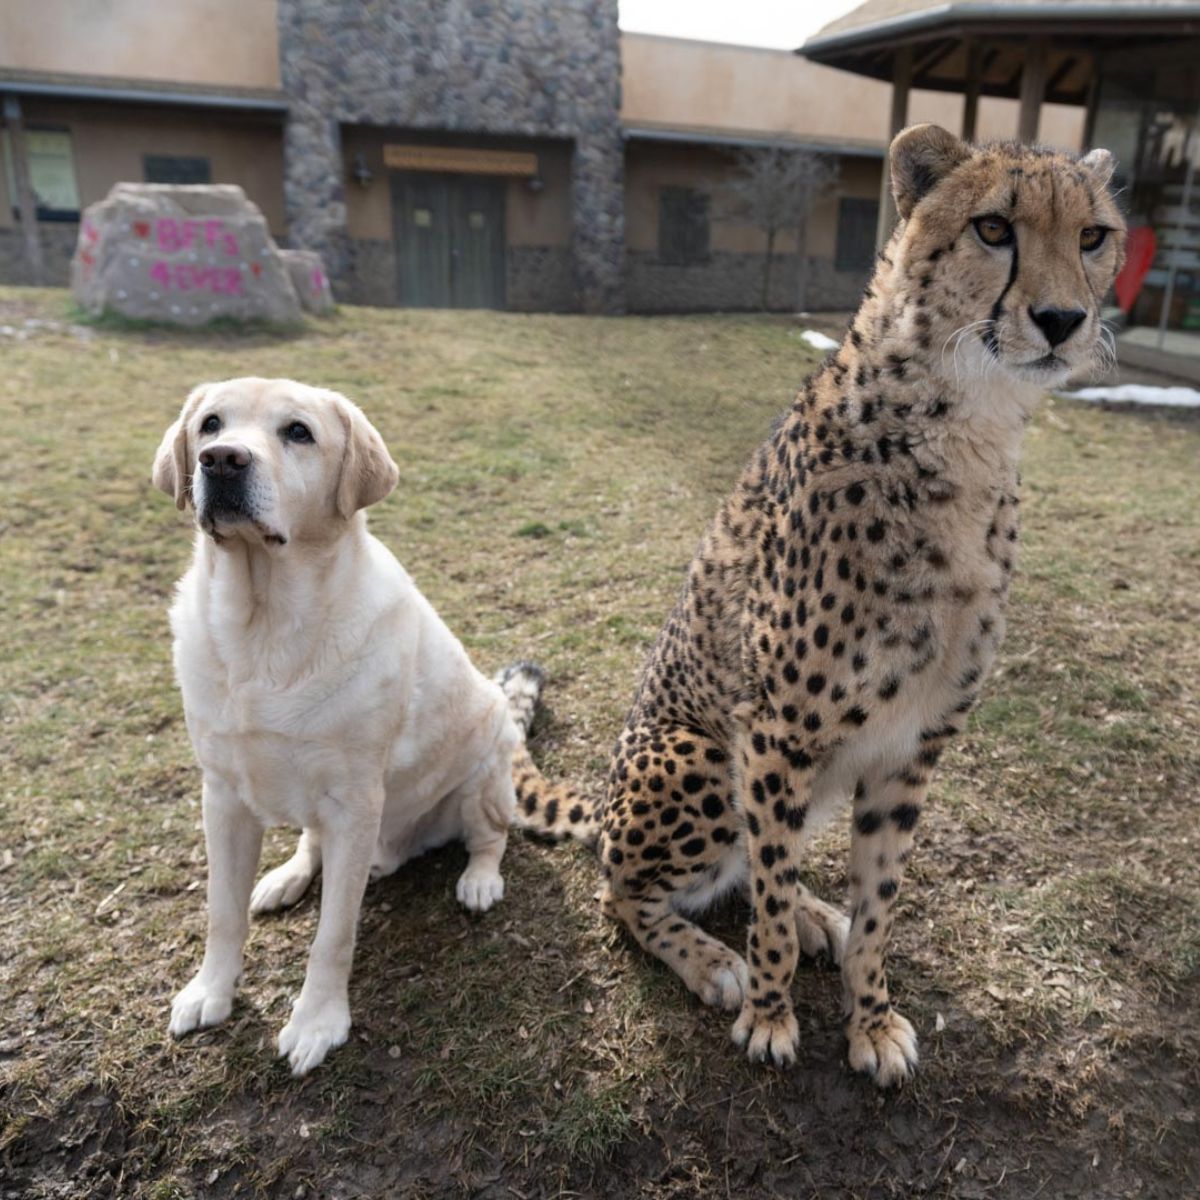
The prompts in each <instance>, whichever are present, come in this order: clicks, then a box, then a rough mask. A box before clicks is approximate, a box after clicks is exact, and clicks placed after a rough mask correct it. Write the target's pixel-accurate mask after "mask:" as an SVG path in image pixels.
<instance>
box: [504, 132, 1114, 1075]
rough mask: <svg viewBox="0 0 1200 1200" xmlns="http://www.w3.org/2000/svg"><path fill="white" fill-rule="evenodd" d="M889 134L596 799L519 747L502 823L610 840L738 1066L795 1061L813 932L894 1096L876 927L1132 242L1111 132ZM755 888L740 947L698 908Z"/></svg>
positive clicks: (640, 910) (612, 863)
mask: <svg viewBox="0 0 1200 1200" xmlns="http://www.w3.org/2000/svg"><path fill="white" fill-rule="evenodd" d="M889 153H890V167H891V176H892V180H893V189H894V193H895V198H896V207H897V210H898V213H899V217H900V222H899V224H898V227H897V229H896V231H895V233H894V235H893V236H892V238H891V240H890V242H889V243H888V246H887V248H886V250H885V251H884V253H883V254H882V255H881V256H880V259H879V262H878V266H877V269H876V271H875V274H874V278H873V279H872V281H871V283H870V285H869V286H868V288H867V290H866V293H865V295H864V298H863V302H862V306H861V307H860V309H859V311H858V313H857V314H856V316H855V318H854V320H853V323H852V324H851V326H850V329H849V332H848V333H847V336H846V338H845V340H844V341H843V342H842V344H841V346H840V347H839V349H838V350H837V351H836V352H835V353H833V354H832V355H831V356H830V357H829V358H828V359H827V361H826V362H825V364H824V365H823V366H822V367H821V368H820V369H819V370H818V371H817V372H816V373H815V374H814V375H813V376H812V377H811V378H810V379H809V380H808V381H807V382H806V383H805V384H804V386H803V390H802V391H801V392H800V394H799V396H798V397H797V398H796V400H795V402H794V403H793V404H792V406H791V409H790V410H789V411H788V412H786V413H784V414H783V416H782V417H780V418H779V419H778V421H777V422H776V424H775V426H774V429H773V430H772V432H771V434H770V436H769V438H768V439H767V441H766V442H765V443H764V444H763V445H762V446H761V447H760V448H759V450H758V451H757V453H756V454H755V455H754V456H753V458H752V459H751V461H750V463H749V465H748V466H747V467H746V469H745V471H744V472H743V473H742V475H741V477H740V478H739V480H738V481H737V484H736V485H735V487H734V489H733V492H732V494H731V495H730V496H729V497H728V499H727V500H726V501H725V502H724V504H723V505H722V506H721V508H720V510H719V512H718V513H717V515H716V518H715V520H714V521H713V522H712V524H711V526H710V527H709V529H708V531H707V532H706V533H705V535H704V537H703V540H702V542H701V544H700V547H699V549H698V551H697V553H696V555H695V558H694V559H693V561H692V563H691V566H690V567H689V569H688V572H687V579H686V582H685V584H684V587H683V591H682V594H681V595H680V597H679V600H678V602H677V604H676V605H675V608H674V611H673V612H672V613H671V615H670V617H669V619H668V620H667V623H666V625H665V627H664V628H663V630H662V632H661V634H660V635H659V637H658V640H657V642H656V643H655V645H654V647H653V649H652V651H651V653H650V656H649V660H648V663H647V665H646V668H645V672H644V675H643V677H642V680H641V683H640V686H639V688H638V691H637V694H636V697H635V699H634V702H633V707H632V709H631V711H630V713H629V716H628V719H627V720H626V723H625V727H624V730H623V731H622V732H621V734H620V736H619V738H618V740H617V743H616V746H615V748H614V750H613V754H612V761H611V769H610V773H609V776H608V783H607V791H606V795H605V796H604V799H603V803H601V804H597V803H595V802H589V800H588V799H587V798H586V797H585V796H583V794H582V793H580V792H578V791H576V790H575V789H572V788H569V787H564V786H563V785H552V784H549V783H547V782H546V781H545V780H544V779H543V778H542V777H541V776H540V775H539V774H538V772H537V769H536V768H535V767H534V766H533V764H532V762H531V761H530V759H529V756H528V751H527V750H525V748H524V747H523V746H522V747H521V748H519V749H518V750H517V752H516V754H517V760H516V763H515V782H516V790H517V798H518V804H517V809H518V812H517V823H518V824H524V825H526V826H528V827H531V828H533V829H538V830H541V831H543V832H550V833H552V834H558V835H565V834H574V835H576V836H578V837H580V838H582V839H584V840H595V841H596V842H597V843H598V853H599V857H600V860H601V863H602V865H603V871H604V876H605V883H604V888H603V892H602V907H603V909H604V911H605V913H607V914H608V915H609V916H611V917H613V918H615V919H617V920H619V921H621V922H623V923H624V925H625V926H626V927H627V928H628V930H629V931H630V933H631V934H632V935H633V937H634V938H635V939H636V941H637V942H638V943H639V944H640V945H641V946H642V947H643V948H644V949H645V950H647V951H649V953H651V954H653V955H654V956H656V957H657V958H659V959H661V960H662V961H663V962H664V963H666V964H667V966H669V967H670V968H671V969H672V970H673V971H675V973H676V974H677V975H678V976H679V977H680V979H682V980H683V982H684V983H685V984H686V985H687V986H688V987H689V988H690V989H691V990H692V991H693V992H694V993H695V994H696V995H697V996H698V997H699V998H700V999H701V1000H702V1001H703V1002H704V1003H705V1004H710V1005H716V1006H720V1007H721V1008H725V1009H730V1010H736V1011H737V1013H738V1015H737V1018H736V1020H735V1022H734V1025H733V1040H734V1041H735V1042H736V1043H737V1044H738V1045H739V1046H742V1047H744V1048H745V1050H746V1051H747V1053H748V1054H749V1057H750V1059H751V1060H752V1061H764V1060H769V1061H771V1062H773V1063H775V1064H776V1065H778V1066H787V1065H790V1064H792V1063H793V1062H794V1061H795V1059H796V1054H797V1048H798V1043H799V1039H800V1032H799V1028H798V1026H797V1022H796V1019H795V1016H794V1014H793V1011H792V1001H791V997H790V988H791V983H792V977H793V975H794V972H795V970H796V965H797V960H798V957H799V955H800V953H801V952H803V953H805V954H807V955H816V954H820V953H825V954H828V955H829V956H830V957H831V958H832V959H833V960H834V961H835V962H836V963H837V964H838V965H839V966H840V969H841V975H842V980H843V984H844V996H845V1001H844V1014H845V1016H844V1028H845V1033H846V1037H847V1040H848V1043H849V1054H848V1057H849V1062H850V1065H851V1067H852V1068H854V1069H855V1070H857V1071H861V1072H864V1073H866V1074H868V1075H870V1076H872V1077H873V1078H874V1080H875V1082H876V1083H878V1084H879V1085H880V1086H881V1087H888V1086H892V1085H896V1084H899V1083H900V1082H902V1081H903V1080H904V1079H906V1078H907V1077H908V1076H909V1074H910V1073H911V1071H912V1069H913V1068H914V1067H915V1065H916V1062H917V1039H916V1035H915V1033H914V1030H913V1027H912V1025H911V1024H910V1023H909V1021H907V1020H906V1019H905V1018H904V1017H903V1016H901V1014H900V1013H899V1012H897V1011H896V1009H895V1008H893V1007H892V1004H891V1001H890V999H889V993H888V983H887V976H886V973H885V966H884V954H885V948H886V946H887V942H888V938H889V934H890V932H891V928H892V915H893V910H894V908H895V905H896V900H897V895H898V893H899V890H900V884H901V877H902V874H903V870H904V866H905V863H906V861H907V860H908V858H909V855H910V853H911V849H912V846H913V839H914V831H915V828H916V825H917V822H918V820H919V818H920V815H921V809H922V805H923V804H924V803H925V797H926V793H927V791H928V789H929V784H930V777H931V775H932V773H933V770H934V767H935V765H936V763H937V761H938V758H939V756H940V755H941V753H942V750H943V748H944V747H945V746H946V744H947V742H948V741H949V740H950V739H951V738H952V737H953V736H954V735H955V734H956V733H958V732H959V731H960V730H961V728H962V726H963V723H964V721H965V719H966V716H967V713H968V712H969V711H970V710H971V708H972V706H973V705H974V704H975V702H976V699H977V696H978V694H979V689H980V685H981V684H982V682H983V679H984V677H985V676H986V674H987V672H988V669H989V667H990V665H991V663H992V660H993V657H994V656H995V653H996V649H997V647H998V645H999V644H1000V640H1001V638H1002V636H1003V632H1004V619H1005V618H1004V610H1005V604H1006V599H1007V596H1008V591H1009V583H1010V580H1011V578H1012V574H1013V569H1014V565H1015V562H1016V551H1017V523H1018V517H1017V514H1018V507H1019V497H1018V492H1019V488H1018V471H1017V463H1018V456H1019V451H1020V446H1021V441H1022V434H1023V430H1024V427H1025V426H1026V423H1027V422H1028V420H1029V418H1030V416H1031V414H1032V412H1033V410H1034V408H1035V407H1036V405H1037V404H1038V402H1039V400H1040V398H1041V397H1042V395H1043V394H1044V393H1045V391H1046V390H1047V389H1048V388H1050V387H1053V386H1056V385H1058V384H1061V383H1062V382H1063V381H1065V380H1066V379H1067V377H1068V376H1069V375H1070V374H1071V373H1072V372H1074V371H1076V370H1078V369H1079V368H1082V367H1085V366H1088V365H1091V364H1092V363H1093V362H1095V361H1097V360H1098V359H1100V358H1101V357H1103V354H1104V352H1105V348H1106V347H1105V340H1104V339H1105V334H1104V332H1103V330H1102V326H1101V323H1100V305H1101V300H1102V297H1103V296H1104V295H1105V293H1106V292H1107V290H1108V288H1109V286H1110V285H1111V283H1112V281H1113V278H1114V276H1115V274H1116V272H1117V270H1118V268H1119V266H1120V264H1121V261H1122V257H1123V247H1124V223H1123V221H1122V218H1121V216H1120V214H1119V212H1118V210H1117V207H1116V205H1115V203H1114V201H1113V197H1112V195H1111V193H1110V190H1109V188H1108V180H1109V177H1110V175H1111V172H1112V158H1111V155H1110V154H1109V153H1108V152H1107V151H1105V150H1094V151H1092V152H1091V153H1089V154H1087V155H1085V156H1083V157H1075V156H1071V155H1067V154H1061V153H1054V152H1051V151H1048V150H1044V149H1036V148H1028V147H1024V146H1020V145H1016V144H1012V143H1005V144H991V145H984V146H978V147H975V146H970V145H968V144H966V143H963V142H961V141H959V140H958V139H957V138H955V137H953V136H952V135H951V134H949V133H947V132H946V131H945V130H943V129H940V128H938V127H937V126H933V125H919V126H915V127H912V128H909V129H906V130H904V131H903V132H902V133H900V134H899V135H898V136H897V138H896V139H895V141H894V142H893V143H892V146H891V149H890V152H889ZM527 682H528V684H529V686H528V688H527V693H528V694H527V696H526V700H527V702H528V703H535V702H536V698H537V697H536V692H537V687H538V686H540V680H537V681H527ZM513 685H514V681H513V680H510V683H509V688H508V689H507V690H509V691H510V695H511V692H512V687H513ZM530 697H532V699H530ZM847 802H848V803H849V807H850V810H851V813H850V816H851V843H850V863H849V879H850V908H849V913H848V915H847V914H844V913H842V912H841V911H839V910H838V909H836V908H834V907H832V906H830V905H829V904H826V903H825V902H823V901H822V900H820V899H818V898H817V897H815V896H814V895H812V894H811V893H810V892H809V891H808V890H807V889H806V888H805V887H804V886H803V884H802V883H801V864H802V862H803V857H802V856H803V850H804V846H805V843H806V842H807V841H808V840H809V839H810V838H811V837H812V836H813V833H814V831H815V830H817V829H818V828H819V827H820V826H821V824H822V823H823V822H824V821H825V820H826V819H828V818H829V817H830V816H831V815H833V814H834V813H835V812H836V811H838V809H839V808H842V807H843V806H845V805H846V803H847ZM747 887H748V890H749V896H750V905H751V915H750V925H749V936H748V946H747V952H746V958H745V959H743V958H742V957H741V956H740V955H738V954H737V953H735V951H734V950H732V949H730V948H729V947H728V946H726V945H724V944H723V943H721V942H720V941H718V940H717V939H716V938H714V937H712V936H710V935H709V934H708V933H706V932H705V931H704V930H703V929H701V928H700V927H699V926H698V925H697V924H696V922H695V919H694V918H695V917H696V916H697V915H698V914H699V913H701V912H703V911H704V910H705V909H706V908H707V907H708V906H710V905H711V904H712V903H713V902H714V900H716V899H717V898H718V897H720V896H721V895H722V894H723V893H726V892H728V891H730V890H732V889H735V888H747Z"/></svg>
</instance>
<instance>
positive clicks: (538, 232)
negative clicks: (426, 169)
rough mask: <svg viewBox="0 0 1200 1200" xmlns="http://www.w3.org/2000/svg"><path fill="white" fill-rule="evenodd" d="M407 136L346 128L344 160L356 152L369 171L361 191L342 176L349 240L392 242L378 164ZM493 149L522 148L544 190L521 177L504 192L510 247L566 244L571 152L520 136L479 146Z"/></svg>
mask: <svg viewBox="0 0 1200 1200" xmlns="http://www.w3.org/2000/svg"><path fill="white" fill-rule="evenodd" d="M416 140H417V139H416V138H414V137H413V136H412V135H411V134H404V133H400V132H397V133H387V132H383V131H380V130H375V129H347V130H345V131H344V132H343V135H342V151H343V161H344V162H346V163H347V164H350V163H352V162H353V161H354V157H355V155H356V154H359V153H361V154H362V156H363V160H364V161H365V162H366V164H367V166H368V167H369V168H370V170H371V171H372V172H373V173H374V175H375V179H374V181H373V182H372V183H371V184H370V185H369V186H368V187H366V188H363V187H360V186H359V185H358V184H356V183H355V182H354V181H353V180H352V179H350V178H347V180H346V184H345V188H346V223H347V226H348V228H349V231H350V236H351V237H352V238H375V239H379V240H382V241H389V242H390V241H391V240H392V233H393V231H392V193H391V185H390V183H389V179H388V174H389V172H388V169H387V168H386V167H385V166H384V165H383V147H384V145H385V144H386V143H389V142H390V143H395V144H401V145H403V144H409V143H412V142H414V141H416ZM420 140H421V141H424V142H431V143H433V144H442V145H462V144H463V142H462V140H444V141H442V142H438V140H437V139H436V138H429V137H424V138H421V139H420ZM480 145H481V146H486V147H487V148H489V149H495V150H527V151H532V152H533V153H535V154H536V155H537V158H538V172H539V174H540V176H541V178H542V180H543V181H544V182H545V184H546V186H545V188H544V189H543V190H542V191H540V192H537V193H534V192H531V191H530V190H529V188H528V187H527V186H526V183H525V181H524V180H523V179H510V180H509V181H508V187H507V189H506V192H505V206H504V207H505V224H506V232H507V237H508V244H509V245H510V246H565V245H567V243H568V242H569V241H570V240H571V151H570V147H568V146H566V145H565V144H555V143H549V142H538V141H529V140H525V139H520V138H506V139H503V140H495V139H489V140H488V141H487V142H486V143H480Z"/></svg>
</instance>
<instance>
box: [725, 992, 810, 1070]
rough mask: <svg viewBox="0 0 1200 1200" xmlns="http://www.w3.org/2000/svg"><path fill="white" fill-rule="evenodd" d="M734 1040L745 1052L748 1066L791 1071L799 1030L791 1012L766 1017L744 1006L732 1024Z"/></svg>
mask: <svg viewBox="0 0 1200 1200" xmlns="http://www.w3.org/2000/svg"><path fill="white" fill-rule="evenodd" d="M733 1040H734V1042H735V1043H736V1044H737V1045H739V1046H741V1047H742V1048H743V1049H745V1051H746V1055H747V1057H748V1058H749V1059H750V1061H751V1062H754V1063H759V1062H767V1061H769V1062H772V1063H774V1064H775V1065H776V1066H777V1067H790V1066H792V1064H793V1063H795V1061H796V1051H797V1050H798V1049H799V1046H800V1026H799V1025H797V1024H796V1018H795V1016H794V1015H793V1014H792V1013H791V1012H787V1013H785V1014H784V1015H783V1016H775V1017H767V1016H764V1015H763V1014H762V1013H760V1012H759V1011H758V1010H757V1009H756V1008H754V1007H752V1006H751V1004H750V1003H749V1002H747V1003H746V1004H744V1005H743V1006H742V1012H741V1015H740V1016H739V1017H738V1019H737V1020H736V1021H735V1022H734V1025H733Z"/></svg>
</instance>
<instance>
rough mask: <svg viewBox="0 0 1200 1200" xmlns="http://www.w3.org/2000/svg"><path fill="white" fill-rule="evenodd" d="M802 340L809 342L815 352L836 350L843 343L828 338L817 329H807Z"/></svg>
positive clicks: (801, 336)
mask: <svg viewBox="0 0 1200 1200" xmlns="http://www.w3.org/2000/svg"><path fill="white" fill-rule="evenodd" d="M800 340H801V341H802V342H807V343H808V344H809V345H810V346H811V347H812V348H813V349H814V350H836V349H837V348H838V346H840V345H841V342H835V341H834V340H833V338H831V337H826V336H825V335H824V334H823V333H818V332H817V330H815V329H806V330H805V331H804V332H803V333H802V334H801V335H800Z"/></svg>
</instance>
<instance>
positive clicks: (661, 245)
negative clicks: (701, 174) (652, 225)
mask: <svg viewBox="0 0 1200 1200" xmlns="http://www.w3.org/2000/svg"><path fill="white" fill-rule="evenodd" d="M708 242H709V218H708V196H707V195H705V194H704V193H703V192H699V191H697V190H696V189H695V188H685V187H665V188H663V189H662V190H661V191H660V192H659V196H658V260H659V262H661V263H665V264H667V265H668V266H673V267H687V266H692V265H694V264H696V263H704V262H707V261H708V256H709V246H708Z"/></svg>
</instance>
